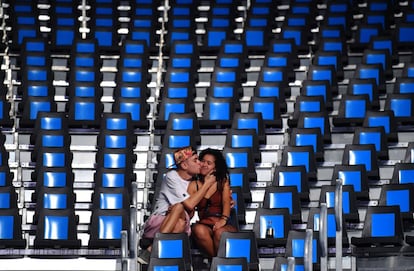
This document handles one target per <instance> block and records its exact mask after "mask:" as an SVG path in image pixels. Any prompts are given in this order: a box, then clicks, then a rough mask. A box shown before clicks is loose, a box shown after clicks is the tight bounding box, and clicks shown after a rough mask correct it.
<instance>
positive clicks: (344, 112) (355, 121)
mask: <svg viewBox="0 0 414 271" xmlns="http://www.w3.org/2000/svg"><path fill="white" fill-rule="evenodd" d="M369 110H371V103H370V101H369V96H368V94H358V95H353V94H350V95H349V94H345V95H342V99H341V100H340V102H339V108H338V114H337V115H336V116H334V117H333V119H332V124H333V125H334V126H337V127H341V126H360V125H362V123H363V122H364V119H365V116H366V112H367V111H369Z"/></svg>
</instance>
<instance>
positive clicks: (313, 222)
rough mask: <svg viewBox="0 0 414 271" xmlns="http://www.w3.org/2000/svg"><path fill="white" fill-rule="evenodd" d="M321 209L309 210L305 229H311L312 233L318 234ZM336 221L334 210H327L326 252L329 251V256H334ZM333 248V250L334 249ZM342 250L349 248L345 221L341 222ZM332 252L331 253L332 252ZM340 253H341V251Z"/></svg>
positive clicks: (312, 208)
mask: <svg viewBox="0 0 414 271" xmlns="http://www.w3.org/2000/svg"><path fill="white" fill-rule="evenodd" d="M320 213H321V209H320V208H319V207H311V208H310V209H309V216H308V223H307V226H306V228H307V229H312V230H313V231H314V232H320V219H321V216H320ZM336 223H337V220H336V218H335V209H334V208H328V209H327V225H326V230H327V238H328V250H329V249H331V252H330V253H329V254H330V255H331V256H333V255H336V253H337V252H336V248H335V245H336V230H337V228H338V227H337V226H336ZM334 248H335V249H334ZM342 248H349V239H348V231H347V228H346V224H345V221H343V220H342ZM332 250H333V251H332ZM340 253H343V252H342V251H341V252H340Z"/></svg>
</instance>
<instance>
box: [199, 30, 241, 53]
mask: <svg viewBox="0 0 414 271" xmlns="http://www.w3.org/2000/svg"><path fill="white" fill-rule="evenodd" d="M233 38H234V33H233V30H232V29H230V28H228V27H213V26H209V25H207V26H206V29H205V34H204V35H203V37H202V38H201V39H202V41H201V43H202V44H201V47H200V53H203V54H217V53H218V52H219V51H220V48H221V46H222V43H223V42H224V41H227V40H232V39H233Z"/></svg>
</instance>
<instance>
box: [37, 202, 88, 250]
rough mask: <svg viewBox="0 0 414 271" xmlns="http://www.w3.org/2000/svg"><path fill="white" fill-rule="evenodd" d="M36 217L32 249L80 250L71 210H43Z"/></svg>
mask: <svg viewBox="0 0 414 271" xmlns="http://www.w3.org/2000/svg"><path fill="white" fill-rule="evenodd" d="M38 215H39V218H38V222H37V224H36V236H35V239H34V243H33V246H34V248H72V249H77V248H78V249H79V248H80V245H81V240H80V239H77V229H76V227H77V225H76V221H77V220H76V218H75V212H74V210H73V209H69V208H68V209H45V208H44V209H42V210H41V212H40V213H39V214H38ZM69 257H72V256H69Z"/></svg>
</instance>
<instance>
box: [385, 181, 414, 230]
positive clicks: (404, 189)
mask: <svg viewBox="0 0 414 271" xmlns="http://www.w3.org/2000/svg"><path fill="white" fill-rule="evenodd" d="M413 193H414V185H413V184H411V183H394V184H384V185H382V186H381V193H380V196H379V199H378V205H379V206H391V205H397V206H400V214H401V218H402V219H403V221H408V222H409V223H410V222H412V220H413V215H412V214H413V210H414V201H413Z"/></svg>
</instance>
